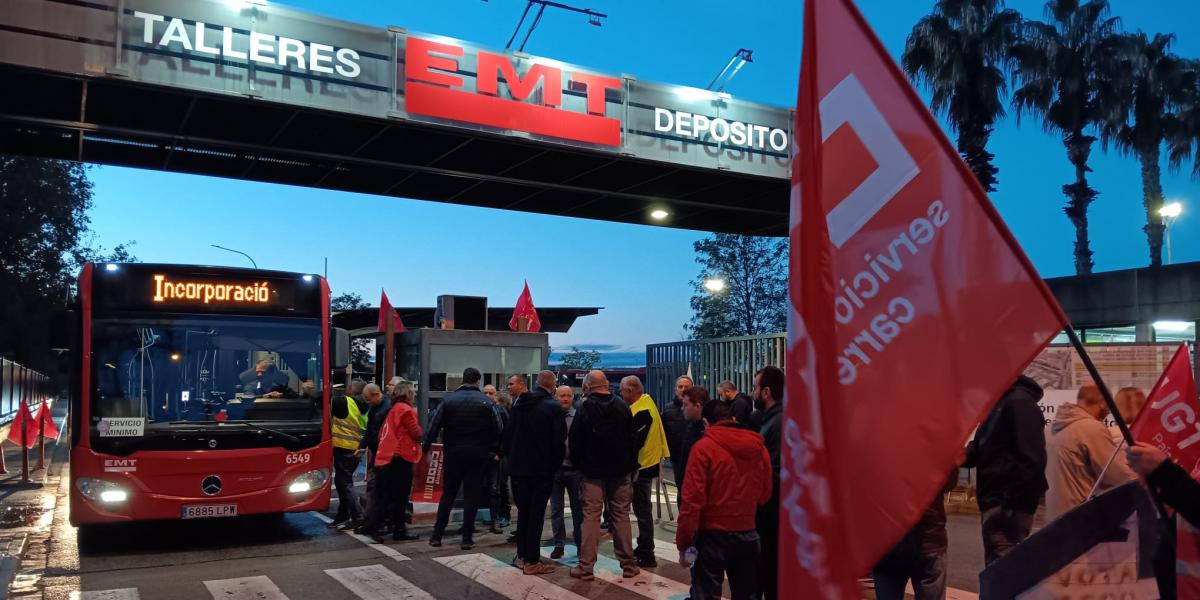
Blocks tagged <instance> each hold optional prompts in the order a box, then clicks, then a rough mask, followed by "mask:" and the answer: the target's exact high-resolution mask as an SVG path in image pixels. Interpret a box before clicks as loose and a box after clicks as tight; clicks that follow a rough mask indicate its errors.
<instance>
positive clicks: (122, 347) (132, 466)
mask: <svg viewBox="0 0 1200 600" xmlns="http://www.w3.org/2000/svg"><path fill="white" fill-rule="evenodd" d="M79 309H80V310H79V313H80V315H79V318H78V320H77V323H78V326H79V330H78V331H77V334H78V338H77V339H78V344H77V345H76V346H74V347H77V348H80V350H81V351H80V352H77V353H76V354H77V361H76V364H75V366H74V370H75V377H74V378H73V379H74V382H73V386H72V387H73V390H72V399H71V401H72V405H71V419H72V426H71V523H72V524H73V525H76V526H78V525H84V524H91V523H112V522H121V521H132V520H144V519H194V518H211V517H231V516H237V515H247V514H262V513H283V512H301V511H309V510H325V509H326V508H327V507H328V506H329V497H330V479H331V476H330V475H331V474H330V465H331V463H332V443H331V440H330V427H329V394H330V391H329V388H330V385H329V382H328V379H329V374H330V369H331V359H332V357H334V356H343V351H342V350H331V339H330V337H331V331H330V327H329V322H330V321H329V319H330V312H329V285H328V283H327V282H326V281H325V279H324V278H322V277H320V276H318V275H304V274H298V273H283V272H277V271H263V270H250V269H231V268H217V267H198V266H181V265H152V264H88V265H85V266H84V269H83V272H82V274H81V275H80V278H79ZM339 333H344V332H340V331H339ZM334 337H336V338H337V339H335V340H333V341H332V342H333V343H335V344H336V343H339V342H340V343H342V344H344V343H345V342H344V340H342V339H341V337H342V336H340V335H338V336H334Z"/></svg>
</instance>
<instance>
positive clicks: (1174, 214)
mask: <svg viewBox="0 0 1200 600" xmlns="http://www.w3.org/2000/svg"><path fill="white" fill-rule="evenodd" d="M1182 213H1183V203H1181V202H1171V203H1168V204H1164V205H1163V207H1162V208H1160V209H1158V215H1159V216H1160V217H1162V220H1163V233H1164V234H1165V235H1166V237H1167V264H1168V265H1169V264H1171V260H1172V257H1171V225H1172V224H1173V223H1174V222H1175V220H1176V219H1178V218H1179V215H1180V214H1182Z"/></svg>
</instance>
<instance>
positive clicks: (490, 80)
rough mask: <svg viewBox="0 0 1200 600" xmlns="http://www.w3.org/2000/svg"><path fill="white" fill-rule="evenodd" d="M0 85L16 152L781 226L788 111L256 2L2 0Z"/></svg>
mask: <svg viewBox="0 0 1200 600" xmlns="http://www.w3.org/2000/svg"><path fill="white" fill-rule="evenodd" d="M0 81H3V82H4V85H3V89H4V90H5V91H4V93H3V94H0V152H4V153H11V154H23V155H33V156H41V157H46V158H56V159H67V160H75V161H83V162H90V163H99V164H110V165H120V166H126V167H136V168H146V169H159V170H166V171H176V172H183V173H195V174H201V175H209V176H216V177H229V178H237V179H247V180H255V181H264V182H271V183H282V184H289V185H299V186H306V187H314V188H327V189H335V190H344V191H351V192H361V193H368V194H379V195H387V196H395V197H401V198H417V199H424V200H434V201H441V202H451V203H457V204H467V205H473V206H481V207H488V208H500V209H507V210H519V211H527V212H536V213H544V214H551V215H562V216H573V217H583V218H589V219H602V220H608V221H618V222H627V223H647V224H655V225H664V226H670V227H680V228H688V229H698V230H707V231H720V232H736V233H748V234H758V235H784V234H785V233H786V227H787V225H786V224H787V216H788V215H787V210H788V175H789V169H790V154H791V147H792V122H793V119H792V111H790V110H787V109H782V108H777V107H771V106H765V105H761V104H756V103H752V102H747V101H744V100H739V99H736V98H733V97H731V96H729V95H728V94H724V93H714V92H709V91H706V90H700V89H695V88H688V87H682V86H673V85H664V84H657V83H650V82H643V81H640V80H638V79H637V78H635V77H634V76H632V75H610V74H603V73H597V72H594V71H591V70H588V69H586V68H583V67H579V66H575V65H569V64H565V63H562V62H559V61H555V60H553V59H547V58H539V57H533V56H529V55H527V54H524V53H521V52H511V51H500V52H493V51H489V50H487V49H484V48H480V47H477V46H475V45H472V44H470V43H468V42H463V41H460V40H455V39H451V38H447V37H443V36H437V35H425V34H418V33H412V32H408V31H406V30H405V29H403V28H399V27H390V28H386V29H385V28H376V27H368V26H363V25H358V24H354V23H348V22H342V21H336V20H330V19H326V18H322V17H317V16H315V15H311V14H307V13H303V12H300V11H296V10H293V9H289V8H286V7H281V6H277V5H275V4H268V3H267V2H266V1H264V0H5V2H3V3H0ZM162 195H163V197H164V199H168V200H169V198H170V192H169V190H163V191H162Z"/></svg>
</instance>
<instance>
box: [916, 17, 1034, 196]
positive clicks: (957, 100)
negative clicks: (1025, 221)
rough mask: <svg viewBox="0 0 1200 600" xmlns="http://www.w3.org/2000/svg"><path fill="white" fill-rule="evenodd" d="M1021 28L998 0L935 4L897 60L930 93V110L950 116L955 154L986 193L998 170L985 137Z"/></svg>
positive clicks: (998, 108)
mask: <svg viewBox="0 0 1200 600" xmlns="http://www.w3.org/2000/svg"><path fill="white" fill-rule="evenodd" d="M1020 27H1021V15H1020V13H1018V12H1017V11H1015V10H1011V9H1006V8H1004V1H1003V0H937V2H936V3H935V4H934V7H933V12H931V13H930V14H928V15H926V16H924V17H922V18H921V20H920V21H918V22H917V24H916V25H914V26H913V29H912V33H910V34H909V35H908V42H907V44H906V45H905V48H904V56H903V57H902V58H901V65H902V66H903V67H904V71H905V72H906V73H908V76H909V77H911V78H912V79H913V80H914V81H916V82H918V83H921V84H923V85H924V86H926V87H927V88H929V89H930V91H932V92H933V98H932V99H930V102H929V104H930V107H931V108H932V109H933V110H934V111H935V112H936V113H938V114H940V115H945V116H947V117H949V120H950V127H951V128H952V129H953V130H954V131H955V132H957V133H958V151H959V153H961V154H962V156H963V159H964V160H966V162H967V164H968V165H970V167H971V170H972V171H973V172H974V173H975V177H976V178H977V179H978V180H979V183H980V184H982V185H983V187H984V189H986V190H987V191H989V192H994V191H996V182H997V181H996V174H997V173H998V172H999V169H997V168H996V167H995V166H994V165H992V158H993V155H992V154H991V153H989V152H988V151H987V143H988V137H989V136H990V135H991V133H992V124H994V123H995V122H996V120H997V119H999V118H1001V117H1003V116H1004V100H1003V96H1004V94H1005V93H1006V92H1007V91H1008V84H1007V78H1006V73H1005V71H1006V66H1007V63H1008V57H1009V51H1010V49H1011V48H1012V46H1013V45H1014V44H1015V43H1016V41H1017V39H1018V36H1019V34H1020Z"/></svg>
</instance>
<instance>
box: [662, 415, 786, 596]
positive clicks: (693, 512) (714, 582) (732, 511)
mask: <svg viewBox="0 0 1200 600" xmlns="http://www.w3.org/2000/svg"><path fill="white" fill-rule="evenodd" d="M732 413H733V409H732V407H731V406H730V405H729V404H727V403H725V402H708V403H706V404H705V405H704V413H703V417H704V420H705V421H706V422H707V423H708V424H709V427H708V429H707V430H706V431H705V432H704V437H703V438H701V439H700V441H698V442H696V445H695V446H693V447H692V452H691V455H690V456H689V457H688V467H687V474H686V475H685V479H684V482H683V494H682V495H683V500H682V503H681V505H680V507H679V525H678V529H677V530H676V533H675V545H676V547H678V548H679V562H680V564H683V565H684V566H688V564H687V557H686V556H685V553H686V551H687V549H688V548H691V547H695V548H696V551H697V556H696V558H695V563H694V564H693V565H691V567H692V588H691V600H709V599H718V598H720V597H721V584H722V582H723V581H724V579H725V575H726V573H728V574H729V589H730V597H731V600H749V599H751V598H753V597H754V594H755V590H756V589H757V587H758V585H757V578H758V564H757V559H758V545H759V537H758V531H756V530H755V528H754V514H755V511H756V509H757V507H758V505H759V504H764V503H766V502H767V501H769V500H770V499H771V485H772V484H771V457H770V456H769V455H768V454H767V448H766V446H764V445H763V439H762V436H761V435H759V434H758V433H756V432H753V431H750V430H747V429H743V428H741V427H739V426H738V424H737V421H735V420H734V419H733V414H732Z"/></svg>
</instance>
